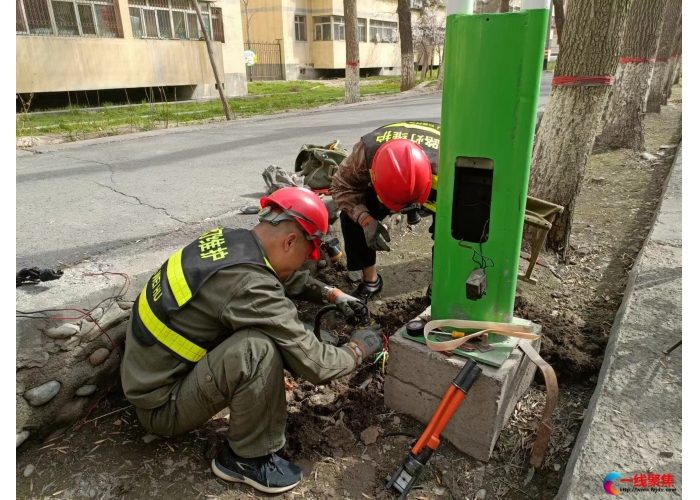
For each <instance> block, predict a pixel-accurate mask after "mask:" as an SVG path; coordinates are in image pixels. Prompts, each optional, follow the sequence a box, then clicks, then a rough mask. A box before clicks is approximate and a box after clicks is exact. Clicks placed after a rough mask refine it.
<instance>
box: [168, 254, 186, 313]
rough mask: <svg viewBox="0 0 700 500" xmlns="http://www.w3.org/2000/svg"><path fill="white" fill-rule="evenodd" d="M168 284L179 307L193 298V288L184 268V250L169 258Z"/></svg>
mask: <svg viewBox="0 0 700 500" xmlns="http://www.w3.org/2000/svg"><path fill="white" fill-rule="evenodd" d="M168 284H169V285H170V289H171V290H172V291H173V295H174V296H175V300H176V301H177V305H178V306H179V307H182V306H184V305H185V304H187V302H189V300H190V299H191V298H192V290H190V287H189V285H188V284H187V280H186V279H185V273H184V272H183V270H182V250H178V251H177V252H176V253H175V254H173V256H172V257H170V258H169V259H168Z"/></svg>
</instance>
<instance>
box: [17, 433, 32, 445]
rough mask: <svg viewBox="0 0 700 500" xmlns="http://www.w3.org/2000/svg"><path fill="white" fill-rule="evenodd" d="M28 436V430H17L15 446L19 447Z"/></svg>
mask: <svg viewBox="0 0 700 500" xmlns="http://www.w3.org/2000/svg"><path fill="white" fill-rule="evenodd" d="M28 437H29V431H21V432H18V433H17V446H16V448H19V445H21V444H22V443H24V442H25V441H26V440H27V438H28Z"/></svg>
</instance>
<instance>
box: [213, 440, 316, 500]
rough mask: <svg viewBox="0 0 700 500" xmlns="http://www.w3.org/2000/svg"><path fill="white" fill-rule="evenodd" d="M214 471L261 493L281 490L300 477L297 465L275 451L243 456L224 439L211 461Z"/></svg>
mask: <svg viewBox="0 0 700 500" xmlns="http://www.w3.org/2000/svg"><path fill="white" fill-rule="evenodd" d="M211 468H212V470H213V471H214V474H216V475H217V476H219V477H220V478H221V479H224V480H226V481H232V482H234V483H245V484H249V485H250V486H252V487H253V488H255V489H256V490H259V491H262V492H264V493H283V492H285V491H289V490H291V489H292V488H294V487H295V486H296V485H297V484H299V482H300V481H301V477H302V472H301V469H300V468H299V467H297V466H296V465H294V464H293V463H291V462H287V461H286V460H284V459H283V458H280V457H279V456H277V455H276V454H275V453H271V454H270V455H265V456H264V457H256V458H243V457H239V456H238V455H236V454H235V453H234V452H233V450H232V449H231V446H230V445H229V444H228V441H225V442H224V444H223V446H222V447H221V449H220V450H219V453H218V455H216V458H215V459H214V460H212V462H211Z"/></svg>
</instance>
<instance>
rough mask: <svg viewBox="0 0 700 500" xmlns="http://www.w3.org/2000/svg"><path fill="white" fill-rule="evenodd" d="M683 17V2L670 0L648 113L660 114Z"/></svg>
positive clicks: (660, 42)
mask: <svg viewBox="0 0 700 500" xmlns="http://www.w3.org/2000/svg"><path fill="white" fill-rule="evenodd" d="M680 17H681V0H668V5H667V6H666V15H665V16H664V24H663V28H662V30H661V38H660V39H659V47H658V49H657V50H656V61H655V62H654V73H653V74H652V76H651V86H650V87H649V93H648V95H647V113H660V112H661V104H662V103H663V92H664V81H665V79H666V71H667V68H668V58H669V57H671V49H672V48H673V40H674V37H675V35H676V28H677V27H678V21H679V19H680Z"/></svg>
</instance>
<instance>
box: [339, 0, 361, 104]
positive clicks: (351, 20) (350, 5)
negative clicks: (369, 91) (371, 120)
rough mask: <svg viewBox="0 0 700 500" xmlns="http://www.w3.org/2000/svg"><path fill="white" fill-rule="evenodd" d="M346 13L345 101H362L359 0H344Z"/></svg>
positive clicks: (348, 102)
mask: <svg viewBox="0 0 700 500" xmlns="http://www.w3.org/2000/svg"><path fill="white" fill-rule="evenodd" d="M343 11H344V14H345V103H346V104H350V103H353V102H359V101H360V42H359V40H358V37H357V0H343Z"/></svg>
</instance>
